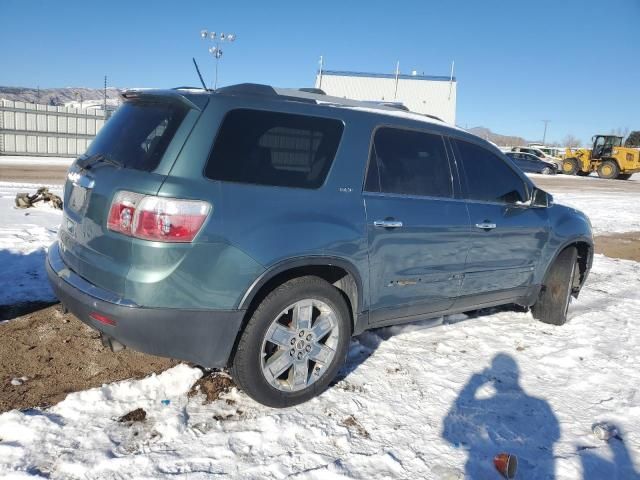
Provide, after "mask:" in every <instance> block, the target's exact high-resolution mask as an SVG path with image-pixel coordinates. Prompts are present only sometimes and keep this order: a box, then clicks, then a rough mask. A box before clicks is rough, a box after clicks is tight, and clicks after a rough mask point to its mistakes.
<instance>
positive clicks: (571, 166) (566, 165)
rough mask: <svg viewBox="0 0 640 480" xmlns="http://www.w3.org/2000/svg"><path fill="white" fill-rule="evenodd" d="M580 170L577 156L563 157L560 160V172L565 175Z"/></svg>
mask: <svg viewBox="0 0 640 480" xmlns="http://www.w3.org/2000/svg"><path fill="white" fill-rule="evenodd" d="M578 172H580V164H579V163H578V159H577V158H565V159H564V160H563V161H562V173H564V174H565V175H576V174H578Z"/></svg>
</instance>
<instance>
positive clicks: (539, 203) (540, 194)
mask: <svg viewBox="0 0 640 480" xmlns="http://www.w3.org/2000/svg"><path fill="white" fill-rule="evenodd" d="M551 205H553V196H552V195H551V194H550V193H547V192H545V191H544V190H540V189H539V188H534V190H533V193H532V194H531V203H530V206H531V207H532V208H547V207H550V206H551Z"/></svg>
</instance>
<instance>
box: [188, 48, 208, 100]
mask: <svg viewBox="0 0 640 480" xmlns="http://www.w3.org/2000/svg"><path fill="white" fill-rule="evenodd" d="M191 60H193V65H194V67H196V72H198V77H200V83H202V88H204V89H205V91H207V92H208V91H209V89H208V88H207V85H206V83H204V80H203V79H202V74H201V73H200V68H198V62H196V59H195V58H193V57H191Z"/></svg>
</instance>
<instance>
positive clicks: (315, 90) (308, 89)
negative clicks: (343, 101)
mask: <svg viewBox="0 0 640 480" xmlns="http://www.w3.org/2000/svg"><path fill="white" fill-rule="evenodd" d="M298 90H299V91H301V92H306V93H315V94H318V95H326V94H327V92H325V91H324V90H322V89H321V88H315V87H302V88H299V89H298Z"/></svg>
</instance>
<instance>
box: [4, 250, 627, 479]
mask: <svg viewBox="0 0 640 480" xmlns="http://www.w3.org/2000/svg"><path fill="white" fill-rule="evenodd" d="M638 285H640V270H639V269H638V264H637V263H635V262H630V261H624V260H614V259H609V258H606V257H603V256H598V257H597V259H596V262H595V264H594V270H593V273H592V276H591V279H590V282H589V284H588V286H587V287H586V288H585V290H584V291H583V294H582V295H581V297H580V299H579V300H578V301H577V302H575V303H574V304H573V305H572V308H571V310H570V321H569V323H568V324H567V325H565V326H563V327H560V328H558V327H553V326H549V325H544V324H542V323H539V322H537V321H535V320H534V319H533V318H532V317H531V315H530V314H528V313H526V314H525V313H516V312H511V311H492V312H486V313H485V314H484V315H480V316H478V317H476V318H467V317H465V316H464V315H457V316H453V317H449V318H446V319H444V320H443V319H439V320H434V321H424V322H422V323H418V324H413V325H408V326H399V327H391V328H385V329H380V330H376V331H372V332H367V333H365V334H363V335H360V336H358V337H356V338H355V339H354V340H353V341H352V344H351V350H350V355H349V360H348V363H347V365H346V367H345V369H344V371H343V372H342V376H343V378H342V379H341V380H340V381H338V382H337V384H336V385H334V386H333V387H332V388H331V389H330V390H329V391H327V392H326V393H325V394H323V395H322V396H321V397H319V398H316V399H313V400H311V401H310V402H308V403H306V404H303V405H300V406H297V407H295V408H289V409H284V410H276V409H270V408H266V407H262V406H260V405H258V404H256V403H255V402H253V401H251V400H250V399H249V398H248V397H246V395H244V394H243V393H239V392H237V391H235V390H234V391H232V392H231V393H230V394H229V395H228V397H227V398H229V399H230V400H232V401H231V402H230V403H231V404H228V403H227V402H226V401H224V400H218V401H216V402H214V404H212V405H201V404H200V403H201V402H200V400H201V398H200V397H193V398H190V399H189V398H187V396H186V393H187V391H188V390H189V388H190V386H191V385H192V384H193V382H194V381H195V380H196V379H197V378H198V377H199V376H200V371H199V370H197V369H195V368H190V367H187V366H185V365H180V366H178V367H175V368H173V369H171V370H169V371H167V372H164V373H163V374H161V375H158V376H152V377H149V378H146V379H144V380H140V381H125V382H121V383H116V384H111V385H105V386H103V387H102V388H97V389H93V390H88V391H84V392H79V393H73V394H70V395H69V396H68V397H67V398H66V399H65V400H64V401H63V402H61V403H59V404H58V405H55V406H53V407H51V408H49V409H46V410H40V409H34V410H27V411H24V412H19V411H12V412H8V413H5V414H3V415H1V416H0V438H2V441H1V442H0V475H7V474H9V473H11V472H26V473H29V474H32V475H41V476H51V477H53V478H123V477H133V478H151V477H177V478H196V479H197V478H210V477H211V476H213V475H228V476H230V477H232V478H246V479H265V478H285V477H292V478H308V479H328V478H362V479H372V478H412V479H415V478H427V479H438V480H440V479H456V478H463V475H464V472H465V470H466V473H467V474H468V475H469V477H468V478H473V479H478V478H482V479H490V478H496V479H497V478H499V477H498V475H497V473H496V472H495V471H494V469H493V465H492V462H491V459H492V458H493V456H494V455H495V454H497V453H498V452H502V451H506V452H510V453H514V454H516V455H518V457H519V461H520V464H519V474H518V478H523V479H526V478H529V479H532V478H533V479H538V480H539V479H546V478H558V479H576V478H590V479H594V478H598V479H600V478H619V479H632V478H638V477H636V476H634V475H636V474H635V473H633V472H634V469H635V471H636V472H640V461H639V460H640V458H639V457H638V454H639V453H640V381H639V379H640V371H639V369H638V365H640V349H639V348H638V347H639V346H640V325H639V324H638V321H637V319H638V318H640V300H639V299H638V295H637V288H638ZM163 400H169V402H166V401H165V402H162V401H163ZM166 403H168V405H166ZM138 407H141V408H144V409H145V410H146V412H147V420H146V421H145V422H143V423H140V424H134V425H126V424H122V423H119V422H117V419H118V417H120V416H121V415H123V414H125V413H127V412H129V411H131V410H133V409H135V408H138ZM599 421H609V422H613V423H615V424H616V425H617V427H618V428H619V430H620V432H621V438H622V439H623V440H624V442H622V441H620V440H617V439H613V440H611V441H610V442H609V443H606V442H603V441H600V440H598V439H596V438H595V437H594V436H593V435H592V434H591V426H592V424H593V423H595V422H599ZM614 460H615V461H616V462H617V465H616V466H615V467H614V464H613V463H612V462H613V461H614ZM554 472H555V477H554V475H553V474H554ZM616 474H617V475H618V476H617V477H616V476H615V475H616Z"/></svg>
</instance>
